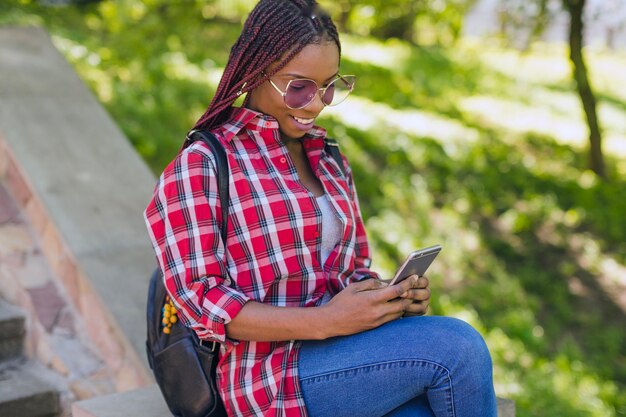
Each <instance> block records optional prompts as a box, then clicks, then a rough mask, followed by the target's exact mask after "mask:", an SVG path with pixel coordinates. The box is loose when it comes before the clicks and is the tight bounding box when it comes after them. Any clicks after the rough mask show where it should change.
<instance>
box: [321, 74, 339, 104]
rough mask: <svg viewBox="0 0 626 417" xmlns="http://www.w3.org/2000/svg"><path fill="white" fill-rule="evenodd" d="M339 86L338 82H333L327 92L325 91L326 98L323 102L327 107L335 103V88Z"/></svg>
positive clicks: (323, 98)
mask: <svg viewBox="0 0 626 417" xmlns="http://www.w3.org/2000/svg"><path fill="white" fill-rule="evenodd" d="M336 85H337V80H335V81H333V82H332V83H331V84H330V85H329V86H328V87H326V91H324V97H322V101H323V102H324V104H326V105H327V106H329V105H331V104H332V103H333V99H334V98H335V86H336Z"/></svg>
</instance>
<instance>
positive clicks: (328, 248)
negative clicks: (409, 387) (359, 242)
mask: <svg viewBox="0 0 626 417" xmlns="http://www.w3.org/2000/svg"><path fill="white" fill-rule="evenodd" d="M315 199H316V200H317V205H318V206H319V208H320V210H321V212H322V248H321V252H322V253H321V258H322V259H321V261H322V265H324V264H325V263H326V260H327V259H328V256H329V255H330V253H331V252H332V251H333V250H334V249H335V246H337V244H338V243H339V240H340V239H341V222H340V221H339V219H338V218H337V216H336V215H335V210H334V209H333V207H332V206H331V203H330V201H329V200H328V195H327V194H322V195H321V196H319V197H316V198H315ZM330 299H331V296H330V293H329V292H328V290H327V291H326V293H325V294H324V297H323V298H322V302H321V304H326V303H327V302H328V301H329V300H330Z"/></svg>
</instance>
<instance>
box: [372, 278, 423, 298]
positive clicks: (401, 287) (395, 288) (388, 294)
mask: <svg viewBox="0 0 626 417" xmlns="http://www.w3.org/2000/svg"><path fill="white" fill-rule="evenodd" d="M413 282H414V280H413V279H412V278H407V279H405V280H404V281H402V282H400V283H398V284H394V285H390V286H388V287H387V288H383V289H382V290H380V291H378V292H377V293H376V295H375V296H376V300H378V301H389V300H393V299H394V298H398V297H401V296H402V294H404V293H405V292H406V291H408V290H410V289H411V288H412V286H414V285H415V284H414V283H413Z"/></svg>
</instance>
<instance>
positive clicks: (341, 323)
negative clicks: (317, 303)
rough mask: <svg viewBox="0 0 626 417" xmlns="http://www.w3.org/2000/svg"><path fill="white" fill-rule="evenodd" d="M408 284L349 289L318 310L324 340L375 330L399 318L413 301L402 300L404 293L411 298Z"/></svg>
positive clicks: (372, 284) (374, 283)
mask: <svg viewBox="0 0 626 417" xmlns="http://www.w3.org/2000/svg"><path fill="white" fill-rule="evenodd" d="M411 284H412V281H411V280H410V279H406V280H404V281H402V282H401V283H399V284H396V285H391V286H389V285H388V284H387V283H384V282H381V281H379V280H377V279H368V280H364V281H360V282H355V283H352V284H350V285H348V286H347V287H346V288H344V289H343V291H341V292H340V293H339V294H337V295H336V296H334V297H333V298H332V299H331V300H330V301H329V302H328V304H326V305H324V306H322V307H320V309H322V312H323V313H324V315H323V317H324V319H323V320H324V323H323V325H324V326H325V327H326V328H327V337H332V336H340V335H348V334H354V333H359V332H362V331H365V330H370V329H374V328H376V327H378V326H380V325H382V324H384V323H387V322H389V321H392V320H395V319H398V318H400V317H402V315H403V314H405V310H406V309H407V308H409V306H411V305H412V303H413V299H412V298H406V297H405V298H401V296H402V295H403V294H405V293H406V294H410V291H411Z"/></svg>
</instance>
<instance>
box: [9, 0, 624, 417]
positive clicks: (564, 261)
mask: <svg viewBox="0 0 626 417" xmlns="http://www.w3.org/2000/svg"><path fill="white" fill-rule="evenodd" d="M321 3H322V4H323V5H324V6H325V7H326V8H327V9H328V10H329V11H330V12H331V13H332V14H333V16H334V17H335V19H336V21H337V22H338V24H339V25H340V29H341V40H342V43H343V57H342V65H341V69H342V72H343V73H346V74H347V73H351V74H356V75H357V76H358V81H357V88H356V91H355V93H354V95H353V96H352V97H350V99H349V100H348V101H347V102H346V103H345V104H342V105H341V106H339V107H337V108H333V109H326V110H325V112H324V113H322V115H323V116H322V117H321V118H320V124H321V125H323V126H324V127H327V128H328V130H329V134H330V135H331V136H332V137H335V138H337V139H338V141H339V143H340V146H341V149H342V150H343V152H344V153H345V154H346V155H347V156H348V158H349V159H350V161H351V163H352V166H353V169H354V172H355V179H356V182H357V184H358V189H359V194H360V200H361V207H362V210H363V214H364V217H365V219H366V226H367V230H368V233H369V236H370V240H371V242H372V245H373V249H374V267H375V268H376V269H377V270H379V271H381V272H382V273H383V274H391V272H392V271H393V270H394V269H395V266H396V265H397V264H398V263H399V262H400V261H401V260H402V259H403V257H404V256H405V254H406V253H408V252H409V251H410V250H413V249H415V248H417V247H423V246H427V245H430V244H435V243H440V244H442V245H443V247H444V251H443V252H442V254H441V256H440V257H439V258H438V260H437V262H436V263H435V265H433V267H432V269H431V272H430V278H431V282H432V288H433V300H432V313H433V314H446V315H453V316H456V317H460V318H462V319H464V320H466V321H468V322H470V323H472V324H473V325H474V326H476V327H477V328H478V329H479V330H480V331H481V333H482V334H483V335H484V336H485V339H486V340H487V343H488V345H489V347H490V350H491V352H492V355H493V359H494V365H495V371H494V372H495V382H496V390H497V393H498V395H499V396H503V397H507V398H511V399H514V400H515V401H516V405H517V415H518V416H559V417H560V416H564V417H570V416H571V417H574V416H576V417H578V416H580V417H583V416H584V417H586V416H593V417H596V416H597V417H611V416H626V243H625V241H626V239H625V238H626V216H625V214H626V199H625V198H624V194H625V191H626V181H625V180H624V178H625V175H626V76H625V74H626V50H625V49H620V48H624V43H623V42H622V43H620V39H623V37H622V38H620V33H621V32H620V31H623V30H624V21H625V20H626V17H624V16H625V13H626V12H625V11H624V10H623V9H624V8H626V6H621V5H620V4H619V3H620V2H619V1H614V2H610V1H607V2H605V3H606V4H609V3H611V4H613V6H614V10H612V9H610V8H606V7H605V8H602V7H596V8H595V10H594V12H593V13H592V12H589V9H590V8H591V6H590V5H589V4H588V5H587V7H588V9H587V10H585V12H586V13H585V15H584V18H585V23H587V24H588V26H592V25H593V24H594V22H597V21H598V20H601V19H603V18H605V19H606V18H607V16H610V18H611V19H609V20H608V23H607V27H608V28H609V29H611V31H612V32H610V33H611V35H610V36H609V35H608V34H607V36H606V37H604V39H602V37H596V38H595V39H593V38H591V37H589V39H590V40H589V42H587V44H586V45H587V46H586V47H585V48H584V57H585V59H586V64H587V72H588V75H589V77H590V81H591V82H590V84H591V86H592V88H593V92H594V94H595V98H596V100H597V113H598V119H599V125H600V128H601V134H602V138H603V151H604V157H603V162H604V170H603V171H602V172H601V173H600V174H601V175H598V174H596V173H594V172H593V171H592V170H591V169H589V167H590V162H589V150H588V142H589V131H588V126H587V123H586V118H585V113H584V112H583V108H582V105H581V102H580V98H579V96H578V94H577V90H576V86H577V85H576V83H575V81H574V79H573V77H572V66H571V64H570V61H569V58H568V57H569V48H568V44H567V31H568V25H567V24H565V25H563V24H562V23H563V19H564V16H565V17H567V14H566V13H565V12H564V11H563V7H564V4H566V3H567V1H565V0H564V2H563V4H561V2H560V1H548V0H536V1H535V0H533V1H525V2H523V1H517V0H501V1H500V2H497V1H496V2H493V1H492V2H490V3H491V4H492V5H494V7H496V11H497V13H496V15H495V16H496V18H497V19H496V20H493V21H491V22H490V23H491V24H490V25H487V24H484V25H481V24H480V23H481V19H480V13H485V12H484V11H482V12H478V11H477V7H478V6H480V4H475V3H476V2H472V1H462V0H429V1H426V0H422V1H419V0H393V1H391V0H389V1H383V0H379V1H376V0H364V1H358V2H357V1H354V0H337V1H333V2H330V1H322V2H321ZM478 3H484V2H478ZM589 3H590V4H591V5H592V6H593V4H594V2H592V1H590V2H589ZM595 3H596V5H597V3H598V2H595ZM253 4H254V1H250V0H213V1H210V0H204V1H194V0H173V1H166V0H145V1H139V0H125V1H106V0H103V1H87V2H85V1H82V2H81V1H76V2H69V1H53V0H48V1H30V0H21V1H18V0H5V1H3V2H2V4H0V24H2V25H10V24H19V25H38V26H43V27H45V28H46V29H47V30H48V31H49V32H50V33H51V35H52V38H53V41H54V43H55V45H56V46H57V47H58V48H59V49H60V50H61V52H62V53H63V54H64V55H65V57H66V58H67V59H68V60H69V61H70V62H71V63H72V65H73V66H74V67H75V69H76V70H77V72H78V73H79V74H80V76H81V77H82V78H83V80H84V81H86V82H87V84H88V85H89V86H90V87H91V89H92V91H93V92H94V94H95V96H96V97H97V98H98V99H99V101H100V102H101V103H102V104H103V105H104V106H105V107H106V109H107V110H108V111H109V113H110V114H111V115H112V117H113V118H114V119H115V120H116V122H117V123H118V124H119V125H120V127H121V128H122V130H123V131H124V133H125V134H126V135H127V136H128V138H129V139H130V140H131V142H132V143H133V145H134V146H135V148H136V149H137V150H138V152H139V153H140V154H141V155H142V156H143V157H144V159H145V160H146V162H147V163H148V164H149V165H150V167H151V168H152V170H153V171H154V172H155V174H158V173H159V172H160V171H161V170H162V169H163V167H164V166H165V164H166V163H167V162H168V161H169V160H170V159H171V158H172V157H173V156H174V155H175V153H176V151H177V150H178V148H179V147H180V144H181V140H182V138H183V137H184V134H185V132H186V131H187V130H188V129H189V128H190V127H191V126H192V125H193V124H194V122H195V120H196V119H197V118H198V117H199V116H200V115H201V114H202V112H203V111H204V109H205V108H206V106H207V104H208V102H209V101H210V97H211V95H212V92H213V91H214V89H215V87H216V85H217V82H218V81H219V77H220V74H221V71H222V69H223V67H224V65H225V62H226V60H227V56H228V47H227V46H226V45H228V46H229V45H231V44H232V43H233V41H234V40H235V39H236V36H237V35H238V33H239V31H240V28H241V24H242V19H243V18H244V17H245V15H246V14H247V12H249V10H250V9H251V8H252V5H253ZM564 13H565V14H564ZM620 13H621V14H620ZM470 16H473V19H470ZM620 16H621V20H620ZM559 22H560V23H561V24H559ZM566 22H567V21H566ZM494 23H495V24H494ZM470 29H471V30H470ZM487 29H488V30H487ZM560 30H561V31H562V32H563V33H562V36H559V33H560V32H559V31H560ZM476 34H480V35H482V36H481V37H475V36H472V35H476ZM622 36H623V33H622ZM545 40H549V41H550V42H546V41H545ZM33 123H36V120H33ZM112 163H113V161H112Z"/></svg>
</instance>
